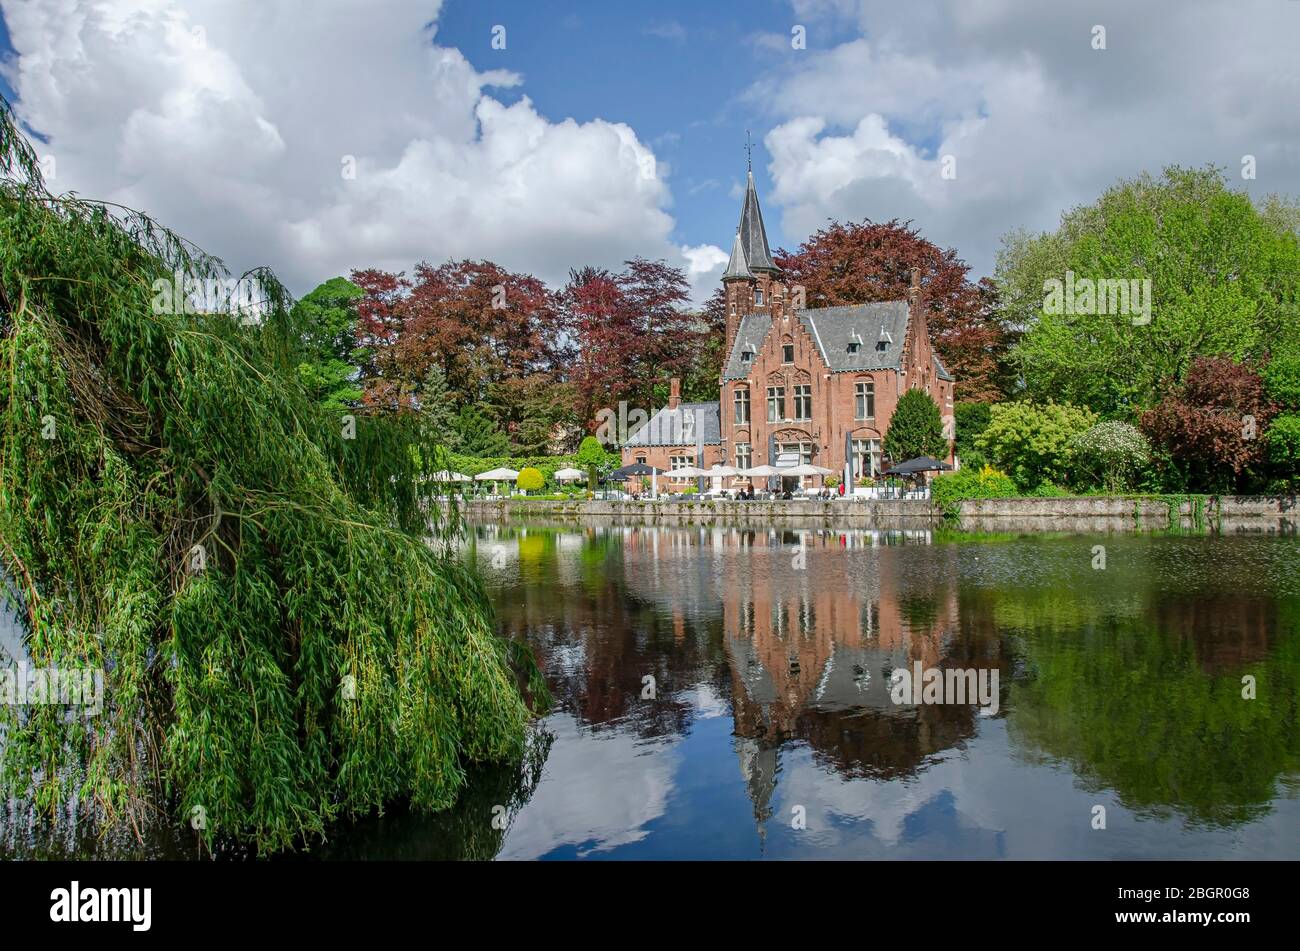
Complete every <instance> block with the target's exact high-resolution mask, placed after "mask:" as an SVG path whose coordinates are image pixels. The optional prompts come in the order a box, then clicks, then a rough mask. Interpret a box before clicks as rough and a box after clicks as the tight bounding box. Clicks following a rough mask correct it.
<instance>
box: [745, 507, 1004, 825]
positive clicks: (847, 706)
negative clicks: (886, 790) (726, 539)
mask: <svg viewBox="0 0 1300 951" xmlns="http://www.w3.org/2000/svg"><path fill="white" fill-rule="evenodd" d="M891 540H892V539H890V537H889V536H885V537H884V538H882V536H879V535H872V534H871V533H853V534H848V533H837V532H805V533H798V534H795V533H781V534H778V533H758V534H753V535H749V536H746V537H745V538H744V539H743V541H741V542H740V543H739V544H738V545H737V547H738V548H741V549H743V551H738V552H737V553H736V557H733V558H730V559H726V560H725V561H724V562H723V564H724V565H726V566H727V567H726V569H725V570H724V572H723V575H722V577H721V579H720V591H721V596H722V602H723V623H724V628H725V630H726V632H727V649H728V655H729V658H730V661H731V674H732V682H733V689H732V705H733V710H734V717H735V728H736V733H737V734H738V736H739V737H741V738H742V740H741V741H738V751H739V752H740V754H741V756H740V758H741V770H742V772H743V773H744V775H745V778H746V782H747V784H748V786H749V789H750V796H751V799H752V800H753V802H754V808H755V816H756V818H757V819H758V820H759V822H760V825H761V823H762V822H763V821H764V820H765V819H766V818H767V813H768V807H767V805H766V804H767V802H768V801H769V800H770V799H771V796H772V788H771V784H774V783H775V781H776V768H775V763H774V759H775V750H776V749H777V748H779V747H780V746H781V745H783V744H786V743H788V742H790V741H795V742H806V743H807V744H808V745H809V746H810V747H811V748H812V750H813V753H814V756H815V757H816V758H817V759H818V760H819V761H821V762H822V763H824V764H825V765H828V766H830V767H832V768H834V769H835V770H836V771H838V772H840V773H841V774H844V775H850V776H875V777H894V776H900V775H906V774H908V773H911V772H914V771H915V770H916V769H917V768H919V767H920V766H921V765H922V764H923V762H924V761H925V759H926V758H927V757H929V756H931V755H933V754H935V753H937V752H939V751H941V750H943V749H946V748H949V747H952V746H955V745H957V744H959V743H961V742H962V741H963V740H964V739H966V738H967V737H969V736H971V735H973V734H974V732H975V724H976V717H977V715H978V713H977V710H976V709H975V708H974V707H973V706H970V705H931V706H925V705H921V706H915V707H914V706H911V705H896V704H895V703H894V702H893V700H892V698H891V696H890V674H891V672H892V671H893V670H894V669H895V668H897V667H899V666H903V665H906V666H908V667H909V668H910V666H911V665H912V664H913V663H915V662H918V661H919V662H920V663H921V665H922V666H923V667H925V668H929V667H940V668H943V667H954V666H955V667H976V668H979V667H998V668H1002V666H1003V664H1002V660H1001V658H1000V654H999V649H998V641H997V639H996V637H995V636H993V633H992V631H988V632H987V636H983V637H980V638H978V639H975V638H972V637H970V636H968V635H967V634H965V633H963V631H962V629H961V626H960V623H959V615H958V600H957V586H956V575H957V572H956V551H955V549H950V548H944V547H938V548H927V547H924V546H915V545H897V544H888V542H889V541H891ZM882 541H884V542H886V543H884V544H882ZM746 741H747V742H746ZM763 751H769V753H770V757H771V759H772V762H771V763H769V762H768V760H767V759H766V758H765V757H764V756H763V755H761V754H762V752H763Z"/></svg>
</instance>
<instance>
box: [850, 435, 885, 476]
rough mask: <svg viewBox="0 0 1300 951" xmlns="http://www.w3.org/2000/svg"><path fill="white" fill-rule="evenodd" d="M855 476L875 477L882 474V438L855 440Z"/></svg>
mask: <svg viewBox="0 0 1300 951" xmlns="http://www.w3.org/2000/svg"><path fill="white" fill-rule="evenodd" d="M852 448H853V478H855V479H860V478H862V477H863V476H866V477H867V478H870V479H874V478H875V477H876V476H878V475H880V440H879V439H855V440H853V446H852Z"/></svg>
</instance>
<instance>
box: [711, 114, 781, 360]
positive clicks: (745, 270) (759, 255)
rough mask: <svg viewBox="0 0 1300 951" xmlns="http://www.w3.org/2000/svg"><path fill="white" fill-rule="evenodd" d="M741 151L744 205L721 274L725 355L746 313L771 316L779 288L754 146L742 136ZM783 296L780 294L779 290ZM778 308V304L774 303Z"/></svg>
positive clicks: (746, 137) (747, 135)
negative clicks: (744, 163)
mask: <svg viewBox="0 0 1300 951" xmlns="http://www.w3.org/2000/svg"><path fill="white" fill-rule="evenodd" d="M745 139H746V141H745V151H746V153H747V154H748V156H749V159H748V162H747V166H748V167H747V169H746V175H745V179H746V181H745V202H744V204H743V205H742V206H741V209H740V225H739V227H737V228H736V239H735V241H733V242H732V245H731V258H730V260H729V261H728V262H727V269H726V271H724V272H723V274H722V286H723V287H724V288H725V289H726V295H727V352H728V353H730V352H731V348H732V344H733V343H734V342H735V339H736V335H737V333H738V332H739V330H740V325H741V323H742V321H743V320H744V318H745V317H746V316H747V315H748V314H752V313H754V312H755V311H765V312H768V313H771V312H772V310H771V308H772V306H773V301H772V291H773V290H774V289H779V282H780V277H781V269H780V268H778V267H777V266H776V261H774V260H773V259H772V249H771V248H770V247H769V246H768V243H767V229H766V228H765V227H764V226H763V209H762V208H760V207H759V205H758V189H756V188H755V187H754V156H753V150H754V147H753V145H752V143H750V142H749V133H748V132H746V134H745ZM781 293H782V294H784V291H783V290H782V291H781ZM777 306H778V307H779V306H780V304H779V302H778V303H777Z"/></svg>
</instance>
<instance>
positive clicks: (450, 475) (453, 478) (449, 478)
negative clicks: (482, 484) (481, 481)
mask: <svg viewBox="0 0 1300 951" xmlns="http://www.w3.org/2000/svg"><path fill="white" fill-rule="evenodd" d="M429 478H430V479H431V480H432V481H434V482H473V481H474V480H473V479H471V478H470V477H469V476H467V475H465V474H464V473H462V472H451V471H449V470H447V469H443V470H442V471H440V472H435V473H434V474H433V475H431V476H429Z"/></svg>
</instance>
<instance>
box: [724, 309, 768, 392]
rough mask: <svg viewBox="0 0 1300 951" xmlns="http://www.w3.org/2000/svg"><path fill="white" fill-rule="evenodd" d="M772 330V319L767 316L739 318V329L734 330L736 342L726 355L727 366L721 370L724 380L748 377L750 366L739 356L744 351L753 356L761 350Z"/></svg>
mask: <svg viewBox="0 0 1300 951" xmlns="http://www.w3.org/2000/svg"><path fill="white" fill-rule="evenodd" d="M770 329H772V318H771V317H769V316H768V315H767V314H746V315H745V316H743V317H741V318H740V327H739V328H738V329H737V330H736V340H735V342H734V343H733V344H732V345H731V353H730V354H728V355H727V365H726V366H725V367H724V368H723V370H722V378H723V379H724V380H743V379H744V378H745V377H747V376H749V370H750V367H751V366H752V364H749V363H745V362H744V361H743V360H742V359H741V358H740V355H741V353H742V352H743V351H745V350H752V351H753V352H754V353H755V354H757V353H758V351H759V350H761V349H763V340H764V339H765V338H766V337H767V332H768V331H769V330H770Z"/></svg>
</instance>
